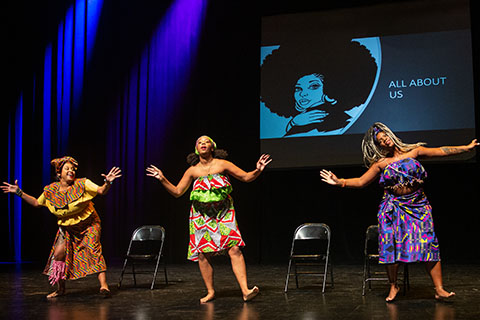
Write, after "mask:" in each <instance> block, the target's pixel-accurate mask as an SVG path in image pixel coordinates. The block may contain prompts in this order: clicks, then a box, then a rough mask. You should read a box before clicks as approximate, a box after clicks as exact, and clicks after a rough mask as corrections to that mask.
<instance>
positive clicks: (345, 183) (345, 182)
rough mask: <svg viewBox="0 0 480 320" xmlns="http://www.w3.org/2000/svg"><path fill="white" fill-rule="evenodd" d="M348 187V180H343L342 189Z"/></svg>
mask: <svg viewBox="0 0 480 320" xmlns="http://www.w3.org/2000/svg"><path fill="white" fill-rule="evenodd" d="M346 185H347V180H345V179H342V188H345V186H346Z"/></svg>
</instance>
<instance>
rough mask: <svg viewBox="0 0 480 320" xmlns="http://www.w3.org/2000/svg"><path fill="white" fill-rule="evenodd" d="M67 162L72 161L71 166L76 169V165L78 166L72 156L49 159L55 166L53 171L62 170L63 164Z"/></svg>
mask: <svg viewBox="0 0 480 320" xmlns="http://www.w3.org/2000/svg"><path fill="white" fill-rule="evenodd" d="M67 162H70V163H72V164H73V166H74V167H75V169H77V167H78V162H77V160H75V159H73V158H72V157H69V156H65V157H62V158H57V159H53V160H52V161H50V164H51V165H52V166H54V167H55V172H57V173H60V172H61V171H62V167H63V165H64V164H65V163H67Z"/></svg>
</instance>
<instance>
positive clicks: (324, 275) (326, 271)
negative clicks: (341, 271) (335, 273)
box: [322, 256, 328, 293]
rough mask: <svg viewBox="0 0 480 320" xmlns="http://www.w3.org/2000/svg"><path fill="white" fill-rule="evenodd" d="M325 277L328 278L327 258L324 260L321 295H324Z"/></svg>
mask: <svg viewBox="0 0 480 320" xmlns="http://www.w3.org/2000/svg"><path fill="white" fill-rule="evenodd" d="M327 276H328V256H327V258H326V259H325V270H324V272H323V285H322V293H325V285H326V283H327Z"/></svg>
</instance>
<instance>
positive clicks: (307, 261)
mask: <svg viewBox="0 0 480 320" xmlns="http://www.w3.org/2000/svg"><path fill="white" fill-rule="evenodd" d="M330 239H331V232H330V228H329V227H328V226H327V225H326V224H324V223H304V224H302V225H300V226H299V227H298V228H297V229H296V230H295V232H294V235H293V241H292V248H291V250H290V258H289V261H288V271H287V279H286V281H285V292H287V290H288V282H289V280H290V276H291V275H294V276H295V283H296V286H297V288H298V275H299V274H305V275H307V274H308V275H320V276H322V277H323V284H322V292H325V286H326V280H327V275H328V268H330V277H331V285H332V287H333V268H332V265H331V261H330ZM292 264H293V269H294V272H293V273H292V272H291V267H292Z"/></svg>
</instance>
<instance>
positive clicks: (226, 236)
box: [187, 173, 245, 261]
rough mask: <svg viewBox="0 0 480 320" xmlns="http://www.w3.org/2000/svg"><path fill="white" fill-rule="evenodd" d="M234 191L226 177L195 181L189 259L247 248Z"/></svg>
mask: <svg viewBox="0 0 480 320" xmlns="http://www.w3.org/2000/svg"><path fill="white" fill-rule="evenodd" d="M231 192H232V185H231V184H230V181H229V179H228V177H227V176H225V175H223V174H219V173H217V174H213V175H208V176H203V177H198V178H197V179H196V180H195V181H194V183H193V190H192V192H191V194H190V200H191V201H192V206H191V209H190V219H189V227H190V242H189V245H188V255H187V258H188V259H189V260H192V261H198V255H199V253H214V252H217V253H218V252H221V251H223V250H225V249H228V248H231V247H233V246H239V247H241V246H245V242H244V241H243V239H242V236H241V234H240V231H239V230H238V226H237V220H236V219H235V209H234V207H233V199H232V197H231V196H230V193H231Z"/></svg>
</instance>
